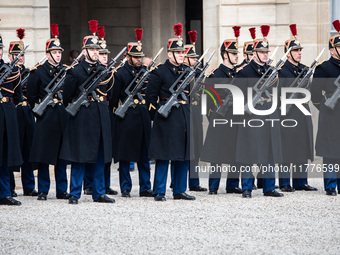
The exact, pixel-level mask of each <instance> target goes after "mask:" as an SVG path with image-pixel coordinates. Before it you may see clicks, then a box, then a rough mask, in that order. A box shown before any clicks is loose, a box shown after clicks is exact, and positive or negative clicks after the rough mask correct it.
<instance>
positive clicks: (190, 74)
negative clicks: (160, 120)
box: [158, 49, 209, 118]
mask: <svg viewBox="0 0 340 255" xmlns="http://www.w3.org/2000/svg"><path fill="white" fill-rule="evenodd" d="M208 50H209V49H207V50H206V51H205V52H204V53H203V55H202V56H201V57H200V59H199V60H197V62H196V64H195V65H194V66H193V67H188V68H187V69H186V70H185V71H184V72H183V73H182V74H181V75H180V76H179V77H178V79H177V80H176V81H175V82H174V83H173V84H172V85H171V87H170V88H169V91H170V92H171V93H172V95H171V97H170V98H169V99H168V100H167V101H166V103H165V104H164V105H162V106H161V107H160V108H159V109H158V113H159V114H161V115H162V116H163V117H165V118H167V117H168V116H169V113H170V111H171V108H172V107H173V106H176V107H177V108H178V107H179V105H180V104H179V102H178V96H179V95H181V96H182V98H183V100H185V101H186V100H188V98H187V96H186V95H185V94H184V93H183V90H184V89H185V88H186V86H188V84H189V83H190V82H191V80H192V79H193V78H194V77H195V74H196V70H197V68H198V66H199V65H200V64H201V61H202V60H203V57H204V56H205V54H207V52H208ZM184 77H185V78H184ZM183 78H184V80H183V81H182V82H181V84H180V85H179V87H178V88H177V89H176V90H174V88H175V86H177V84H178V83H179V82H180V81H181V80H182V79H183Z"/></svg>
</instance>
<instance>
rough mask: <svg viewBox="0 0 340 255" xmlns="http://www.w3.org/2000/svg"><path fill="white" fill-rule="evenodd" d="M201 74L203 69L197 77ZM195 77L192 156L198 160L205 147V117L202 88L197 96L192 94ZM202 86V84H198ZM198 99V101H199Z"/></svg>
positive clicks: (191, 87) (192, 104)
mask: <svg viewBox="0 0 340 255" xmlns="http://www.w3.org/2000/svg"><path fill="white" fill-rule="evenodd" d="M200 74H201V70H200V69H197V70H196V78H198V76H199V75H200ZM194 85H195V79H194V80H193V81H192V82H191V84H190V91H191V92H190V95H191V96H190V130H191V132H190V158H193V159H195V160H198V159H199V157H200V155H201V151H202V147H203V126H202V123H203V119H202V112H201V100H200V97H201V94H202V93H201V92H202V91H201V90H198V91H196V97H197V98H195V97H193V95H192V89H193V86H194ZM198 86H200V85H198ZM197 100H198V101H197Z"/></svg>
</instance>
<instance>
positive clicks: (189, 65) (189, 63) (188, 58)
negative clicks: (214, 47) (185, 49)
mask: <svg viewBox="0 0 340 255" xmlns="http://www.w3.org/2000/svg"><path fill="white" fill-rule="evenodd" d="M187 59H188V64H189V66H191V63H190V58H187Z"/></svg>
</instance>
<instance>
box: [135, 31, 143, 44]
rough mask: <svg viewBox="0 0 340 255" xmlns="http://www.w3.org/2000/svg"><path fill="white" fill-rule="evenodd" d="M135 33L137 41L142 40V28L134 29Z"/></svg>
mask: <svg viewBox="0 0 340 255" xmlns="http://www.w3.org/2000/svg"><path fill="white" fill-rule="evenodd" d="M135 35H136V39H137V41H138V42H140V41H142V37H143V29H142V28H137V29H135Z"/></svg>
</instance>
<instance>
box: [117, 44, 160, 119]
mask: <svg viewBox="0 0 340 255" xmlns="http://www.w3.org/2000/svg"><path fill="white" fill-rule="evenodd" d="M162 51H163V48H161V49H160V50H159V51H158V53H157V55H156V56H155V57H154V59H153V60H152V62H151V63H150V64H149V66H148V67H147V69H141V70H140V71H139V72H138V74H137V75H136V77H135V78H134V79H133V80H132V81H131V82H130V84H129V86H127V88H126V89H125V93H126V94H127V98H126V99H125V101H124V103H123V104H122V105H121V106H119V107H118V108H117V110H116V111H115V114H116V115H117V116H119V117H120V118H122V119H123V118H124V117H125V114H126V112H127V110H128V109H129V108H130V107H133V108H136V104H135V103H134V100H133V99H134V97H135V96H137V97H138V99H139V100H140V101H143V100H144V98H143V97H142V95H141V94H140V93H139V90H140V89H141V88H142V86H143V84H144V82H145V81H146V79H147V78H148V77H149V74H150V73H151V71H152V70H153V69H154V65H155V62H156V60H157V58H158V56H159V55H160V54H161V52H162ZM137 80H138V83H137V84H136V86H135V87H134V88H133V90H132V91H131V92H130V88H131V87H132V85H133V84H135V83H136V81H137Z"/></svg>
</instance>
